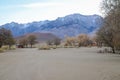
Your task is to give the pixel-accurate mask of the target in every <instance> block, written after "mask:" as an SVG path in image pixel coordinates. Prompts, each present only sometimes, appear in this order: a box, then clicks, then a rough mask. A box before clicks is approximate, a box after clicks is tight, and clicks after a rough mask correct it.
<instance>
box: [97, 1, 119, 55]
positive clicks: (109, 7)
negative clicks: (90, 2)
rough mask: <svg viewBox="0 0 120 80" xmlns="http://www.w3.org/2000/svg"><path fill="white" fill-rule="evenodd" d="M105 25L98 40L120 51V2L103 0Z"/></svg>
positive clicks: (98, 34)
mask: <svg viewBox="0 0 120 80" xmlns="http://www.w3.org/2000/svg"><path fill="white" fill-rule="evenodd" d="M102 10H103V12H104V15H105V18H104V24H103V27H101V28H100V29H99V30H98V32H97V36H98V39H99V40H100V41H101V42H102V43H104V44H106V45H107V46H109V47H111V48H112V51H113V53H115V50H116V49H120V37H119V34H120V0H103V3H102Z"/></svg>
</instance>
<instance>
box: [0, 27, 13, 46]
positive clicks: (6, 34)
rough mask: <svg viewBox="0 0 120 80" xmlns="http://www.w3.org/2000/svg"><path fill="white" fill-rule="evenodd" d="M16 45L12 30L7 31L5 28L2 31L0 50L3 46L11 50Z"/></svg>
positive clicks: (0, 31)
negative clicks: (7, 46)
mask: <svg viewBox="0 0 120 80" xmlns="http://www.w3.org/2000/svg"><path fill="white" fill-rule="evenodd" d="M13 44H15V40H14V38H13V36H12V33H11V31H10V30H7V29H5V28H1V29H0V48H1V47H2V45H9V48H10V47H11V46H12V45H13Z"/></svg>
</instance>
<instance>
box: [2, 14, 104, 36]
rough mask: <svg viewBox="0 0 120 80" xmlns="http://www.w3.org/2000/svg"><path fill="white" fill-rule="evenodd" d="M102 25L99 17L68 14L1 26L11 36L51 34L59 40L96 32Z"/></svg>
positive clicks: (101, 19)
mask: <svg viewBox="0 0 120 80" xmlns="http://www.w3.org/2000/svg"><path fill="white" fill-rule="evenodd" d="M102 23H103V18H102V17H101V16H99V15H96V14H95V15H81V14H78V13H75V14H70V15H67V16H65V17H58V18H57V19H55V20H45V21H34V22H31V23H26V24H19V23H16V22H11V23H7V24H5V25H1V26H0V27H4V28H6V29H10V30H11V31H12V33H13V36H15V37H17V36H22V35H25V34H28V33H34V32H40V33H52V34H54V35H56V36H58V37H60V38H64V36H76V35H79V34H81V33H85V34H89V33H92V32H94V31H95V30H97V29H98V28H99V27H100V26H101V25H102Z"/></svg>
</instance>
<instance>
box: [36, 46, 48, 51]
mask: <svg viewBox="0 0 120 80" xmlns="http://www.w3.org/2000/svg"><path fill="white" fill-rule="evenodd" d="M38 49H39V50H50V47H49V46H48V45H43V46H40V47H39V48H38Z"/></svg>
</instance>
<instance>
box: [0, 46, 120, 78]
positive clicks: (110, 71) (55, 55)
mask: <svg viewBox="0 0 120 80" xmlns="http://www.w3.org/2000/svg"><path fill="white" fill-rule="evenodd" d="M97 51H98V48H69V49H63V48H60V49H55V50H46V51H44V50H37V49H17V50H14V51H8V52H5V53H0V80H120V55H115V54H100V53H96V52H97Z"/></svg>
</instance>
